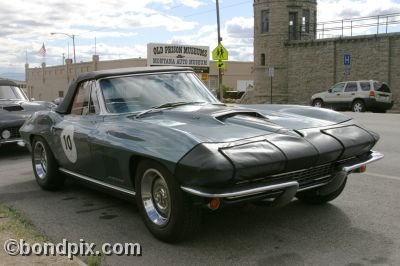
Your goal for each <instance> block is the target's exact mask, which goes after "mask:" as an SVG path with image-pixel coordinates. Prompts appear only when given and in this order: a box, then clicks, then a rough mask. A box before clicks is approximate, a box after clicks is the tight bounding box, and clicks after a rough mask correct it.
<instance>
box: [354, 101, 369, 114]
mask: <svg viewBox="0 0 400 266" xmlns="http://www.w3.org/2000/svg"><path fill="white" fill-rule="evenodd" d="M351 110H352V111H353V112H365V111H366V107H365V103H364V101H362V100H355V101H354V102H353V104H352V105H351Z"/></svg>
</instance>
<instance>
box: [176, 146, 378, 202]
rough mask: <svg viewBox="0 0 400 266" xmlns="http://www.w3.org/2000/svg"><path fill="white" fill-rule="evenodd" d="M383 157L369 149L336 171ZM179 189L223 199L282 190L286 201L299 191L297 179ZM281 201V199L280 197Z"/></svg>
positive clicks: (345, 174)
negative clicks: (272, 182)
mask: <svg viewBox="0 0 400 266" xmlns="http://www.w3.org/2000/svg"><path fill="white" fill-rule="evenodd" d="M383 157H384V155H383V154H381V153H380V152H377V151H371V152H370V154H368V155H367V156H363V157H360V158H355V159H353V160H351V161H347V162H345V163H343V164H341V165H339V166H338V171H337V173H341V175H342V176H344V177H345V176H347V175H348V174H350V173H351V172H353V171H355V170H357V169H359V168H360V167H362V166H364V165H367V164H370V163H373V162H376V161H378V160H380V159H382V158H383ZM328 183H330V182H327V183H321V184H318V185H316V186H312V187H306V188H303V189H301V190H307V189H312V188H315V187H320V186H324V185H327V184H328ZM181 189H182V190H183V191H185V192H187V193H189V194H192V195H195V196H199V197H204V198H225V199H238V198H244V197H251V196H253V195H260V194H263V193H264V194H266V193H268V192H273V191H280V190H282V191H284V192H283V194H282V195H281V196H280V197H279V198H280V199H281V197H282V196H284V199H285V200H286V201H287V200H288V201H290V200H291V199H292V198H293V197H294V196H295V195H296V193H297V192H299V191H301V190H299V183H298V182H297V181H290V182H285V183H278V184H272V185H271V184H269V185H263V186H257V187H246V188H243V187H241V188H230V189H225V190H213V191H207V190H204V189H201V188H192V187H187V186H181ZM281 201H283V200H282V199H281Z"/></svg>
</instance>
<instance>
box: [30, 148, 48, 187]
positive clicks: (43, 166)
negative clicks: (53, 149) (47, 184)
mask: <svg viewBox="0 0 400 266" xmlns="http://www.w3.org/2000/svg"><path fill="white" fill-rule="evenodd" d="M33 162H34V166H35V171H36V174H37V176H38V177H39V178H40V179H43V178H45V177H46V174H47V153H46V149H45V148H44V145H43V143H42V142H40V141H38V142H36V144H35V147H34V149H33Z"/></svg>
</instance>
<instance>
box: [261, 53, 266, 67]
mask: <svg viewBox="0 0 400 266" xmlns="http://www.w3.org/2000/svg"><path fill="white" fill-rule="evenodd" d="M261 65H262V66H265V54H261Z"/></svg>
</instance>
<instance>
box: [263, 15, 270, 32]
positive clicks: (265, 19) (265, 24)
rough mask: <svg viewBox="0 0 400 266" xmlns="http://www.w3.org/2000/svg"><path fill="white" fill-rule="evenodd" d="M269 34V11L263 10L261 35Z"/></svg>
mask: <svg viewBox="0 0 400 266" xmlns="http://www.w3.org/2000/svg"><path fill="white" fill-rule="evenodd" d="M267 32H269V10H261V33H267Z"/></svg>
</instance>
